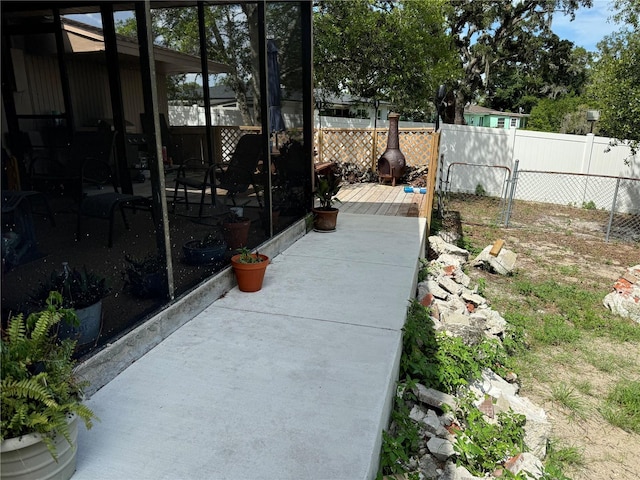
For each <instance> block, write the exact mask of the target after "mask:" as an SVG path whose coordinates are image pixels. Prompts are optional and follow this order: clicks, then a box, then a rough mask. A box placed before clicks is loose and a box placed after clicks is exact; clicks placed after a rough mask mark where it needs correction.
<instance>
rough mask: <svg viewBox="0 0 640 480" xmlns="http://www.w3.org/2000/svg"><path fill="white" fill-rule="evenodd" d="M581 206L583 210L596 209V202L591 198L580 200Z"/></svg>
mask: <svg viewBox="0 0 640 480" xmlns="http://www.w3.org/2000/svg"><path fill="white" fill-rule="evenodd" d="M582 208H584V209H585V210H597V209H598V207H596V204H595V202H594V201H593V200H589V201H588V202H582Z"/></svg>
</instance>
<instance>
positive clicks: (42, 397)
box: [0, 291, 95, 458]
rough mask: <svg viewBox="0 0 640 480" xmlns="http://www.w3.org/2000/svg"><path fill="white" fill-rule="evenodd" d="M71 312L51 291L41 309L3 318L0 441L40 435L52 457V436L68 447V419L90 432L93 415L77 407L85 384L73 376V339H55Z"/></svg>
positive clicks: (57, 293) (84, 407) (80, 403)
mask: <svg viewBox="0 0 640 480" xmlns="http://www.w3.org/2000/svg"><path fill="white" fill-rule="evenodd" d="M69 316H75V312H74V311H73V310H71V309H67V308H65V307H64V306H63V298H62V295H61V294H60V292H55V291H54V292H51V293H50V295H49V297H48V298H47V301H46V307H45V309H44V310H42V311H39V312H34V313H32V314H30V315H29V316H28V317H27V318H26V319H25V318H24V315H23V314H19V315H16V316H13V317H11V318H10V319H9V322H8V327H7V330H6V331H5V332H4V333H3V336H2V351H1V358H2V364H1V367H0V368H1V371H2V391H1V392H0V396H1V399H2V419H1V426H2V428H1V437H2V438H1V440H5V439H8V438H16V437H20V436H22V435H27V434H30V433H39V434H41V435H42V440H43V442H44V443H45V444H46V445H47V448H48V449H49V451H50V453H51V455H52V456H53V457H54V458H56V450H55V445H54V442H53V436H54V435H56V434H57V435H62V436H63V437H65V439H66V440H67V441H68V442H69V443H71V438H70V436H69V427H68V423H67V421H68V419H69V418H70V417H72V416H73V415H77V416H78V417H79V418H80V419H82V420H83V421H84V423H85V425H86V427H87V428H91V426H92V420H93V419H94V418H95V415H94V413H93V412H92V411H91V410H90V409H89V408H88V407H87V406H86V405H84V404H83V403H82V392H83V388H84V387H85V386H86V385H85V384H84V383H83V382H79V381H78V379H77V378H76V377H75V376H74V374H73V368H74V366H75V361H74V360H73V359H72V355H73V351H74V348H75V341H73V340H69V339H67V340H59V339H58V338H57V337H56V335H55V328H56V325H57V324H58V323H59V322H60V321H61V320H63V319H64V318H67V317H69Z"/></svg>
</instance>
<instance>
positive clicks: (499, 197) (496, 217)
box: [438, 155, 511, 225]
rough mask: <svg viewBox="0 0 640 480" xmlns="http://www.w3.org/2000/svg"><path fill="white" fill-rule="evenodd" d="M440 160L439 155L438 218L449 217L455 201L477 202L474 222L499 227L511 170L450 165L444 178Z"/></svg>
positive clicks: (484, 166) (491, 166) (480, 165)
mask: <svg viewBox="0 0 640 480" xmlns="http://www.w3.org/2000/svg"><path fill="white" fill-rule="evenodd" d="M443 157H444V155H441V161H440V173H439V178H440V181H439V184H438V185H439V187H438V214H439V217H440V218H445V217H446V216H447V215H448V214H451V213H452V212H453V211H454V209H455V208H456V204H458V202H463V203H468V202H481V203H482V208H481V209H480V210H481V211H482V212H483V213H482V215H477V216H476V217H475V221H476V222H478V223H482V224H489V225H491V224H496V225H502V224H503V223H504V222H505V220H506V218H507V197H508V195H507V194H508V188H509V180H510V178H511V169H510V168H509V167H507V166H505V165H489V164H474V163H465V162H452V163H450V164H449V165H448V167H447V171H446V176H445V174H444V171H443V170H444V161H443V160H444V158H443ZM465 173H466V175H465Z"/></svg>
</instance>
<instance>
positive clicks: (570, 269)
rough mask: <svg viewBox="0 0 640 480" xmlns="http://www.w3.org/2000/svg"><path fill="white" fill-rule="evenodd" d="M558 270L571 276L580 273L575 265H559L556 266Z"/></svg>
mask: <svg viewBox="0 0 640 480" xmlns="http://www.w3.org/2000/svg"><path fill="white" fill-rule="evenodd" d="M558 272H560V273H561V274H562V275H566V276H573V275H577V274H578V273H580V268H579V267H578V266H577V265H560V266H559V267H558Z"/></svg>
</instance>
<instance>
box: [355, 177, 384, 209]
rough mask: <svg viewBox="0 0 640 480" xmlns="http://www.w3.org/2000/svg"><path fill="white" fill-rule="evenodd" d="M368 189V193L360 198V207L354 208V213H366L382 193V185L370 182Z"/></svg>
mask: <svg viewBox="0 0 640 480" xmlns="http://www.w3.org/2000/svg"><path fill="white" fill-rule="evenodd" d="M366 190H367V193H366V195H365V196H363V197H362V198H361V199H360V202H359V205H358V207H357V208H356V209H354V210H353V212H354V213H366V212H367V210H369V208H371V207H372V206H373V205H374V204H375V203H376V202H377V201H378V197H379V196H380V194H381V189H380V185H377V184H375V183H374V184H369V186H368V187H367V188H366Z"/></svg>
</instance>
